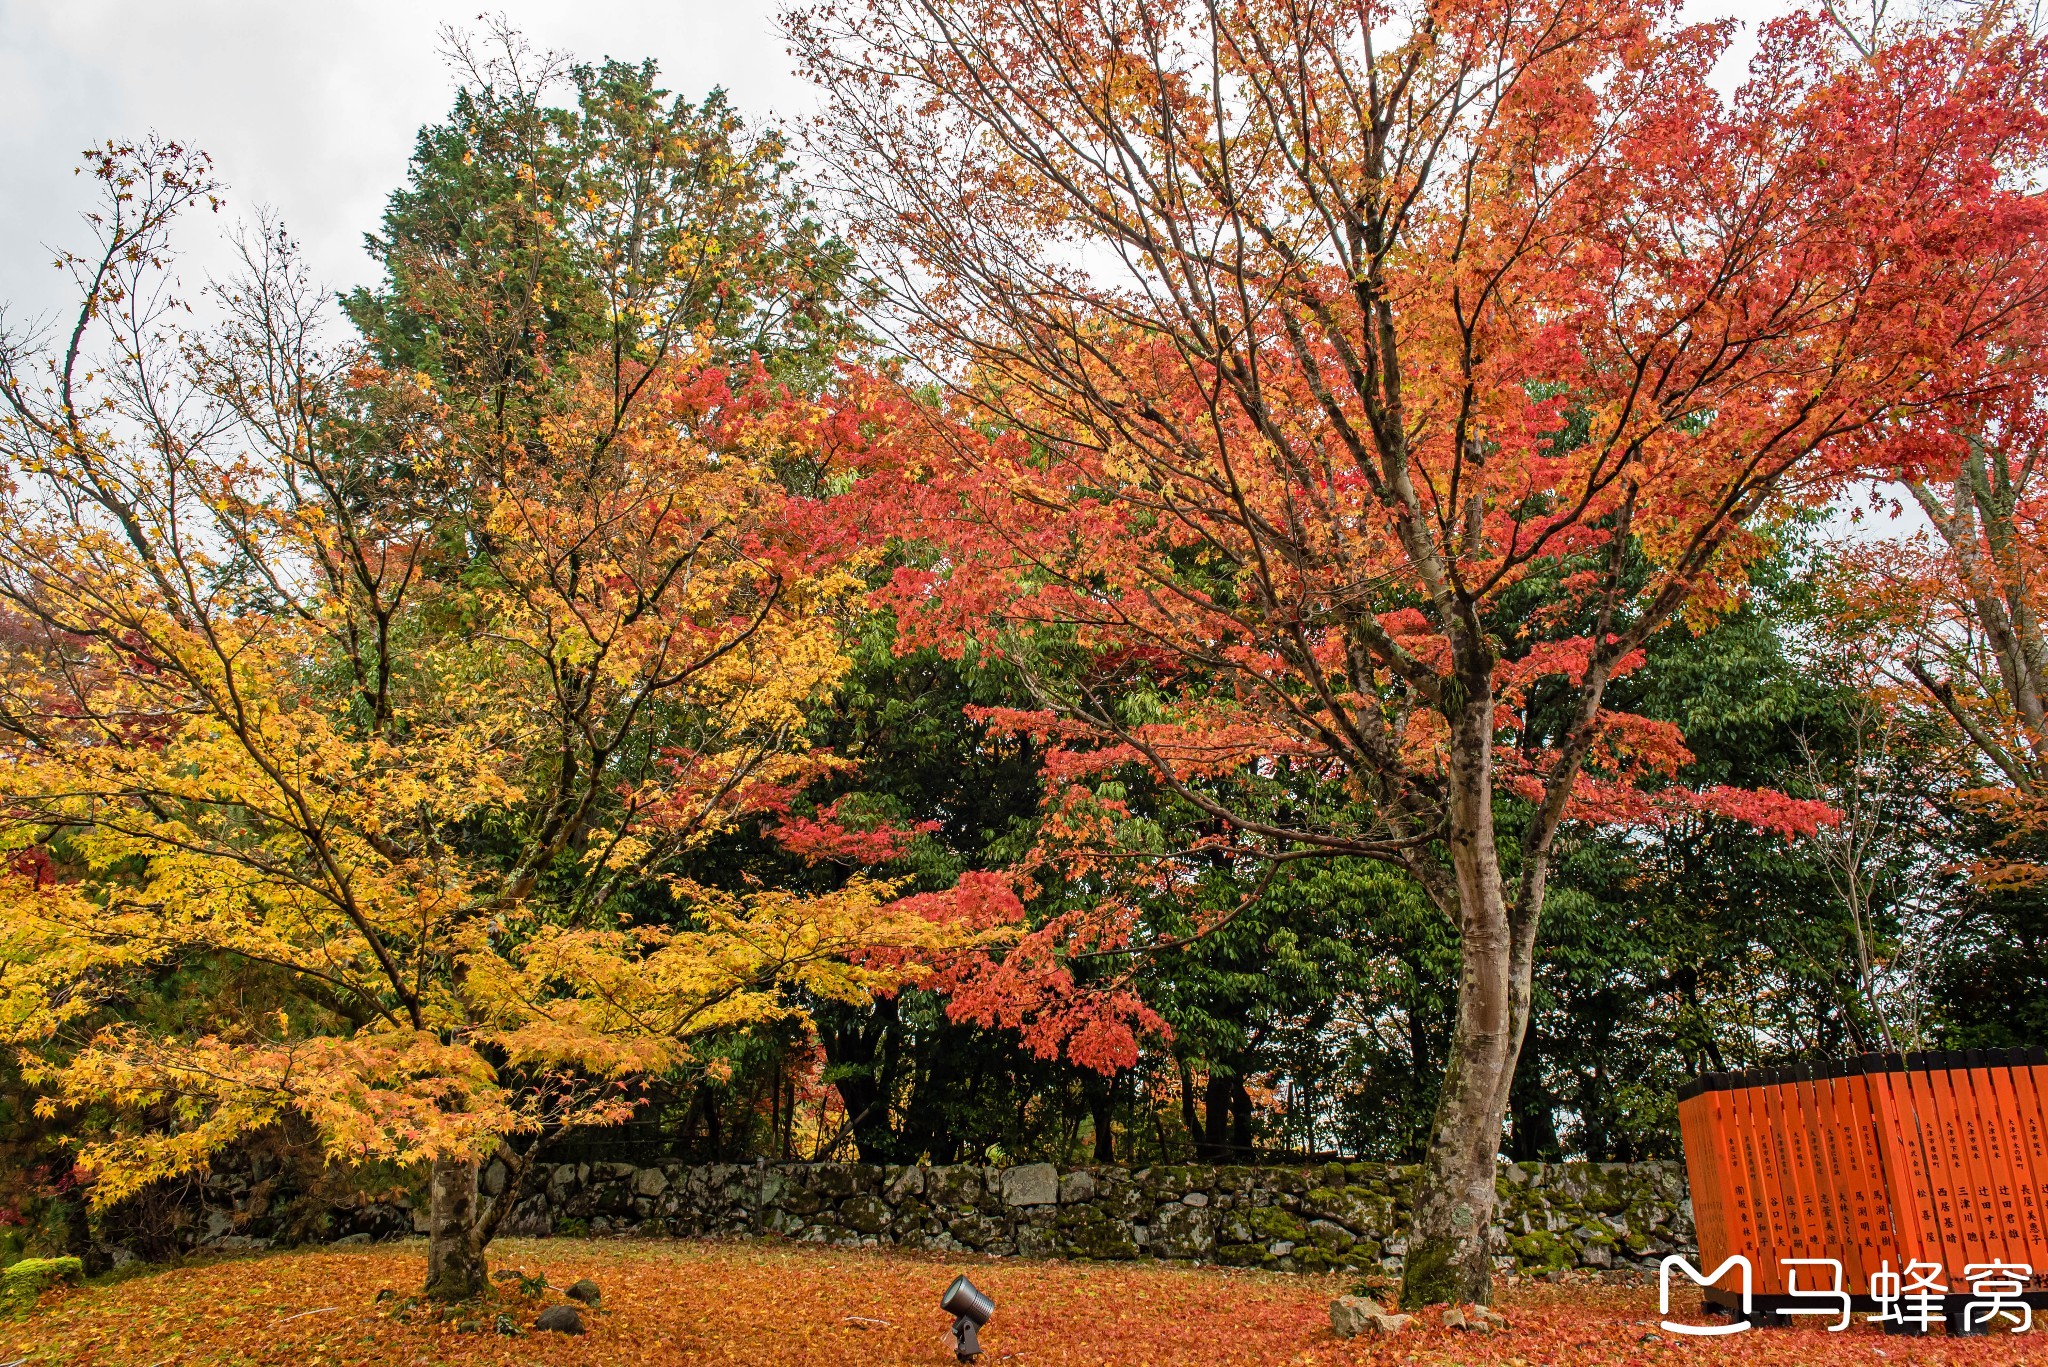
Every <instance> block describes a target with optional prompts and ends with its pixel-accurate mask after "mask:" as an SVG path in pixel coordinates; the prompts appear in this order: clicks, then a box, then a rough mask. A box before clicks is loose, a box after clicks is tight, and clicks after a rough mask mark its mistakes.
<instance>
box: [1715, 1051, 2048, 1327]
mask: <svg viewBox="0 0 2048 1367" xmlns="http://www.w3.org/2000/svg"><path fill="white" fill-rule="evenodd" d="M1678 1098H1679V1099H1678V1120H1679V1129H1680V1131H1681V1132H1682V1134H1683V1136H1684V1140H1685V1164H1686V1171H1687V1174H1688V1176H1689V1177H1690V1179H1691V1182H1692V1201H1693V1218H1694V1223H1695V1225H1696V1226H1697V1228H1698V1231H1699V1240H1700V1257H1701V1261H1700V1266H1701V1267H1702V1268H1705V1269H1712V1268H1715V1267H1718V1266H1719V1265H1720V1264H1721V1263H1722V1261H1723V1260H1724V1259H1726V1258H1727V1257H1728V1256H1729V1255H1731V1254H1737V1253H1740V1254H1743V1255H1745V1256H1747V1257H1748V1258H1749V1260H1750V1263H1751V1265H1752V1266H1753V1267H1754V1269H1755V1275H1756V1282H1755V1286H1756V1291H1757V1292H1758V1294H1760V1295H1779V1294H1783V1293H1785V1291H1786V1290H1787V1286H1786V1268H1785V1265H1784V1264H1785V1260H1786V1259H1798V1258H1833V1259H1835V1260H1837V1261H1838V1262H1840V1263H1841V1264H1842V1268H1843V1273H1844V1280H1845V1289H1847V1290H1849V1291H1850V1292H1852V1293H1853V1294H1855V1295H1858V1296H1864V1295H1868V1294H1869V1291H1870V1274H1871V1273H1873V1272H1876V1271H1878V1270H1879V1269H1880V1268H1884V1267H1889V1268H1890V1270H1891V1271H1893V1272H1898V1271H1900V1270H1901V1269H1902V1268H1904V1267H1905V1265H1906V1264H1907V1263H1910V1262H1925V1263H1939V1264H1941V1265H1942V1267H1943V1268H1944V1270H1945V1272H1946V1278H1945V1280H1946V1284H1947V1285H1949V1286H1951V1287H1957V1288H1960V1287H1962V1285H1963V1284H1964V1282H1965V1269H1966V1268H1967V1267H1969V1266H1971V1265H1973V1264H1975V1265H1980V1266H1981V1265H1983V1264H1988V1263H1992V1262H2003V1263H2007V1264H2024V1265H2026V1266H2027V1267H2029V1268H2030V1269H2032V1271H2033V1276H2032V1279H2031V1282H2030V1284H2031V1285H2033V1286H2036V1287H2040V1286H2048V1052H2044V1051H2042V1050H2040V1049H2031V1050H2022V1049H2014V1050H2010V1051H1993V1052H1989V1053H1986V1052H1984V1051H1980V1050H1972V1051H1970V1052H1969V1053H1967V1054H1960V1053H1945V1054H1905V1055H1899V1054H1889V1055H1880V1054H1865V1055H1863V1056H1862V1057H1861V1058H1857V1059H1853V1060H1850V1061H1848V1062H1846V1063H1823V1064H1804V1065H1798V1066H1794V1067H1790V1068H1764V1069H1758V1070H1754V1071H1751V1072H1747V1073H1709V1074H1707V1075H1706V1076H1705V1077H1703V1078H1700V1079H1699V1080H1697V1081H1695V1082H1692V1083H1689V1084H1688V1085H1687V1086H1686V1087H1685V1088H1684V1089H1683V1090H1681V1091H1680V1092H1679V1094H1678ZM1799 1284H1800V1286H1801V1287H1802V1288H1810V1287H1812V1286H1814V1285H1816V1284H1818V1285H1826V1284H1827V1278H1826V1277H1825V1276H1820V1277H1814V1276H1808V1275H1802V1276H1801V1277H1800V1281H1799Z"/></svg>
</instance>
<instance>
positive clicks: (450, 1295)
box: [427, 1158, 489, 1301]
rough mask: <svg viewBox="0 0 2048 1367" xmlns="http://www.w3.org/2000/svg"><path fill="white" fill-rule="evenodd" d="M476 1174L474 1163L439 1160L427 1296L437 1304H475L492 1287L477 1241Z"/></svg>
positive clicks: (430, 1213)
mask: <svg viewBox="0 0 2048 1367" xmlns="http://www.w3.org/2000/svg"><path fill="white" fill-rule="evenodd" d="M476 1171H477V1165H476V1164H475V1163H473V1162H470V1163H465V1162H461V1161H459V1160H457V1159H453V1158H437V1159H435V1160H434V1171H433V1177H432V1179H431V1181H430V1184H429V1186H428V1190H427V1295H428V1296H429V1297H430V1298H432V1299H434V1300H437V1301H466V1300H472V1299H474V1298H475V1297H477V1296H480V1295H482V1294H483V1292H484V1289H485V1288H486V1287H487V1286H488V1285H489V1280H488V1269H487V1268H486V1267H485V1266H484V1250H483V1243H482V1241H481V1240H480V1239H478V1237H477V1202H476Z"/></svg>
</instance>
